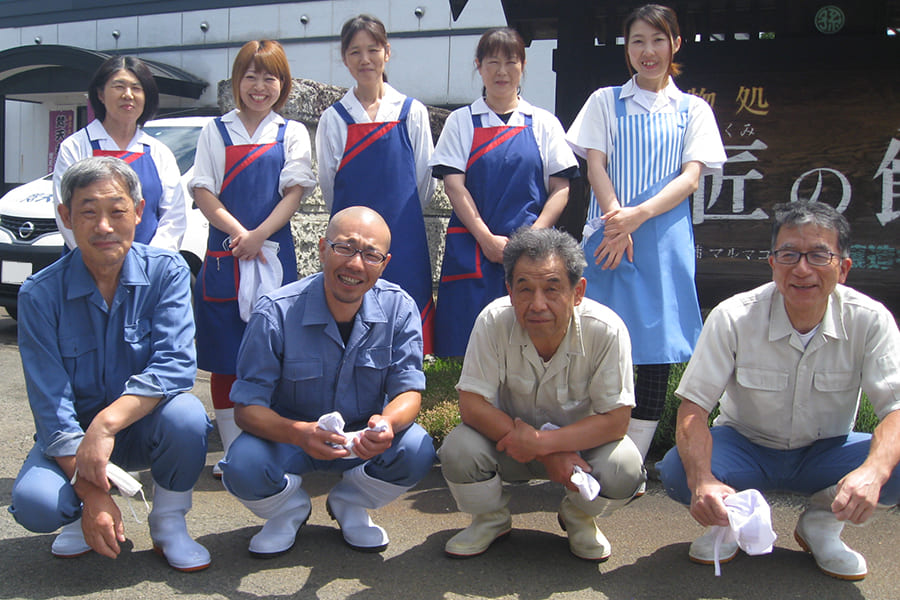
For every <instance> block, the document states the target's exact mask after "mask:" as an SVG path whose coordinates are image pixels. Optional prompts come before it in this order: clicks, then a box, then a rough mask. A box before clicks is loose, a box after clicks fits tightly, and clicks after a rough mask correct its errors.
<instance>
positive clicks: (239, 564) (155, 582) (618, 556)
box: [0, 309, 900, 600]
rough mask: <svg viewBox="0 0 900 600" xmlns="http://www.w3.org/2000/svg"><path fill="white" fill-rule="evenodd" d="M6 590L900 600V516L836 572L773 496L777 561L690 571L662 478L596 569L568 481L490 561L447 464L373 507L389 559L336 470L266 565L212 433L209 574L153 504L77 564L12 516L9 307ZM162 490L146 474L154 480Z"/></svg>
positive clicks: (520, 523)
mask: <svg viewBox="0 0 900 600" xmlns="http://www.w3.org/2000/svg"><path fill="white" fill-rule="evenodd" d="M208 384H209V379H208V376H207V375H206V374H203V373H201V375H200V377H198V381H197V386H196V388H195V390H194V393H195V394H197V396H198V397H200V398H201V400H203V402H204V404H205V405H206V407H207V409H208V411H209V412H210V414H212V406H211V404H210V402H209V393H208ZM0 399H2V400H0V401H2V402H3V406H4V414H5V418H4V424H3V427H2V428H0V448H2V453H0V509H3V510H2V512H0V599H6V598H28V599H45V598H67V599H78V598H110V599H112V598H115V599H117V600H118V599H123V598H125V599H129V600H130V599H144V598H146V599H153V600H157V599H159V600H163V599H168V598H229V599H232V598H233V599H255V598H310V599H312V598H316V599H320V600H329V599H336V598H352V599H354V600H384V599H390V600H437V599H448V600H457V599H462V598H466V599H474V598H494V599H497V598H502V599H519V600H538V599H543V598H556V599H579V600H580V599H611V600H631V599H648V600H649V599H653V600H656V599H665V600H692V599H707V598H708V599H722V600H730V599H733V600H753V599H760V600H781V599H804V600H805V599H808V598H809V599H812V598H815V599H828V600H830V599H834V600H855V599H866V600H876V599H878V600H897V599H900V577H898V575H900V568H898V555H900V551H898V550H900V515H898V512H897V510H896V509H895V510H892V511H890V512H888V513H887V514H883V515H881V517H880V518H879V519H878V520H877V521H875V522H874V523H873V524H872V525H871V526H867V527H862V528H857V527H848V528H847V530H846V531H845V533H844V540H845V541H846V542H847V543H848V544H850V545H851V546H852V547H853V548H855V549H857V550H859V551H860V552H862V553H863V554H864V555H865V556H866V558H867V560H868V563H869V573H870V574H869V576H868V577H867V578H866V579H865V580H863V581H861V582H856V583H850V582H845V581H839V580H837V579H833V578H831V577H827V576H825V575H823V574H822V573H821V572H820V571H819V570H818V569H817V568H816V566H815V563H814V562H813V560H812V558H811V557H810V555H808V554H806V553H804V552H803V551H802V550H800V548H799V546H798V545H797V543H796V542H795V541H794V539H793V535H792V533H793V528H794V525H795V523H796V520H797V516H798V515H799V513H800V511H801V510H802V506H803V503H802V499H800V498H797V497H794V496H789V495H771V496H769V500H770V503H771V504H772V511H773V515H772V518H773V523H774V527H775V531H776V533H777V534H778V539H777V541H776V542H775V550H774V552H773V553H772V554H770V555H764V556H756V557H751V556H747V555H744V554H743V553H741V554H739V556H738V557H737V558H736V559H735V560H734V561H733V562H731V563H728V564H726V565H723V566H722V576H721V577H715V576H714V573H713V568H712V567H704V566H700V565H695V564H692V563H691V562H689V561H688V558H687V551H688V545H689V543H690V540H692V539H693V538H695V537H696V536H698V535H700V534H701V533H702V529H701V528H700V526H699V525H697V524H696V523H695V522H694V521H693V520H692V519H691V518H690V516H689V515H688V513H687V511H686V510H685V509H684V508H683V507H681V506H679V505H678V504H676V503H675V502H672V501H671V500H669V499H668V498H667V497H666V496H665V494H664V493H663V491H662V489H661V487H660V485H659V483H658V482H651V484H650V486H649V489H648V493H647V494H646V495H645V496H644V497H643V498H640V499H639V500H637V501H635V502H634V503H632V504H631V505H630V506H628V507H626V508H624V509H622V510H619V511H618V512H616V513H615V514H613V515H612V516H610V517H606V518H604V519H601V520H600V521H599V524H600V527H601V528H602V529H603V531H604V532H605V533H606V535H607V536H608V537H609V539H610V541H611V542H612V544H613V554H612V557H611V558H610V559H609V560H608V561H607V562H604V563H601V564H596V563H589V562H585V561H581V560H579V559H576V558H574V557H573V556H572V555H571V554H569V551H568V545H567V543H566V538H565V534H564V533H563V532H562V531H561V530H560V529H559V526H558V525H557V523H556V509H557V506H558V504H559V500H560V499H561V494H562V493H561V488H560V487H559V486H557V485H555V484H551V483H537V484H533V485H520V486H513V487H512V501H511V502H510V508H511V510H512V513H513V527H514V529H513V532H512V534H511V535H510V536H509V538H508V539H507V540H506V541H503V542H500V543H498V544H496V545H495V546H494V547H492V548H491V549H490V550H489V551H488V552H487V553H485V554H484V555H482V556H480V557H476V558H472V559H468V560H453V559H449V558H447V557H445V555H444V553H443V546H444V543H445V542H446V541H447V540H448V539H449V538H450V537H451V536H452V535H453V534H454V533H455V532H456V531H457V530H458V529H460V528H462V527H465V526H466V525H467V524H468V521H469V517H468V516H467V515H464V514H460V513H459V512H458V511H457V510H456V506H455V504H454V502H453V499H452V497H451V496H450V493H449V491H448V490H447V488H446V486H445V485H444V482H443V479H442V478H441V475H440V470H439V468H437V467H435V468H434V469H433V470H432V472H431V473H430V474H429V475H428V476H427V477H426V478H425V479H424V480H423V481H422V482H421V483H420V484H419V485H417V486H416V487H415V488H413V489H412V490H410V491H409V492H408V493H406V494H404V495H403V496H402V497H401V498H400V499H399V500H398V501H396V502H394V503H392V504H390V505H388V506H386V507H384V508H382V509H380V510H377V511H372V514H373V518H374V519H375V520H376V521H377V522H378V523H379V524H381V525H382V526H384V527H385V528H386V529H387V531H388V533H389V534H390V537H391V543H390V546H389V547H388V548H387V550H386V551H385V552H383V553H381V554H364V553H358V552H354V551H353V550H351V549H349V548H348V547H347V546H346V545H344V543H343V539H342V538H341V535H340V531H339V530H338V529H337V527H336V524H335V523H334V521H332V520H331V519H330V517H328V515H327V514H326V512H325V497H326V495H327V493H328V489H329V488H330V487H331V486H332V485H333V484H334V483H335V481H336V479H335V478H334V477H333V476H328V475H317V474H314V475H311V476H309V477H306V478H305V480H304V487H305V488H306V489H307V491H308V492H309V493H310V495H311V497H312V504H313V510H312V515H311V517H310V519H309V522H308V523H307V525H306V526H305V527H304V528H303V529H302V530H301V532H300V536H299V538H298V540H297V544H296V545H295V547H294V548H293V550H291V551H290V552H288V553H287V554H285V555H283V556H281V557H278V558H274V559H269V560H259V559H254V558H252V557H250V555H249V554H248V553H247V544H248V542H249V539H250V537H251V536H252V535H253V534H254V533H256V532H257V531H258V529H259V527H260V525H261V524H262V521H261V520H260V519H258V518H257V517H255V516H253V515H252V514H251V513H250V512H249V511H248V510H247V509H245V508H244V507H243V506H242V505H241V504H240V503H239V502H237V501H236V500H235V499H234V498H232V497H231V496H229V495H228V493H227V492H225V491H224V489H223V488H222V486H221V483H220V482H219V481H217V480H215V479H213V477H212V474H211V467H212V465H213V464H214V463H215V462H216V461H217V460H218V459H219V458H220V457H221V455H222V452H221V449H222V447H221V442H220V441H219V438H218V435H217V434H216V433H213V434H212V436H211V439H210V452H209V455H208V456H207V461H206V462H207V469H206V470H205V471H204V473H203V474H202V475H201V477H200V480H199V481H198V483H197V487H196V488H195V493H194V508H193V510H192V511H191V512H190V513H189V515H188V527H189V529H190V531H191V532H192V534H193V535H194V536H195V537H196V538H197V540H198V541H199V542H201V543H202V544H204V545H205V546H206V547H207V548H208V549H209V551H210V553H211V554H212V561H213V562H212V566H211V567H210V568H209V569H207V570H205V571H201V572H198V573H179V572H177V571H174V570H172V569H170V568H169V567H168V566H167V565H166V563H165V562H164V561H163V559H162V558H160V557H159V556H157V555H156V554H154V553H153V551H152V549H151V542H150V536H149V534H148V530H147V525H146V510H145V508H144V507H143V504H142V503H140V502H136V503H134V505H133V506H134V509H135V511H136V513H137V516H138V518H139V519H140V522H136V521H135V520H134V517H133V516H132V514H131V510H130V509H129V508H128V502H127V501H126V500H125V499H119V505H120V507H121V508H122V512H123V515H124V516H125V528H126V535H127V536H128V541H127V542H126V543H125V545H124V548H123V551H122V553H121V555H120V556H119V558H118V559H116V560H110V559H107V558H103V557H101V556H99V555H96V554H93V553H90V554H88V555H85V556H82V557H80V558H76V559H68V560H63V559H56V558H54V557H52V556H51V554H50V544H51V542H52V541H53V537H54V536H53V534H46V535H42V534H33V533H30V532H28V531H26V530H25V529H23V528H22V527H20V526H19V525H18V524H17V523H16V522H15V521H14V520H13V518H12V516H11V515H9V513H8V512H7V511H6V508H7V507H8V506H9V502H10V494H11V491H12V486H13V481H14V479H15V477H16V474H17V473H18V470H19V468H20V466H21V464H22V462H23V460H24V458H25V455H26V453H27V452H28V450H29V449H30V448H31V446H32V439H33V437H32V436H33V434H34V424H33V422H32V419H31V412H30V410H29V408H28V399H27V395H26V393H25V385H24V381H23V377H22V367H21V361H20V359H19V352H18V347H17V345H16V323H15V321H13V320H12V319H10V318H9V317H8V316H7V315H6V313H5V312H3V311H2V309H0ZM141 478H142V481H143V483H144V485H145V488H148V489H149V488H150V487H151V485H152V484H151V481H150V477H149V473H148V472H144V473H143V474H142V475H141Z"/></svg>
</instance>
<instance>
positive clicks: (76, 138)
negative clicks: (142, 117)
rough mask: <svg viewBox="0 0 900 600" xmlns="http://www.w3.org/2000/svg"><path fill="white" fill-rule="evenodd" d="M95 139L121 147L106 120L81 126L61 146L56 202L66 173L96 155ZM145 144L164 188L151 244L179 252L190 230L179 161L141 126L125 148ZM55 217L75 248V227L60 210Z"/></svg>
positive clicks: (134, 148) (110, 147) (141, 148)
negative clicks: (107, 129)
mask: <svg viewBox="0 0 900 600" xmlns="http://www.w3.org/2000/svg"><path fill="white" fill-rule="evenodd" d="M91 140H97V141H98V142H99V144H100V149H101V150H120V148H119V146H118V145H117V144H116V142H115V140H113V138H112V136H111V135H109V133H108V132H107V131H106V128H105V127H103V123H101V122H100V121H98V120H97V119H94V120H93V121H91V122H90V123H88V126H87V127H85V128H84V129H79V130H78V131H76V132H75V133H73V134H72V135H70V136H69V137H67V138H66V139H64V140H63V141H62V144H60V146H59V154H57V156H56V164H55V165H54V167H53V196H54V198H55V199H56V204H62V197H61V196H60V192H59V184H60V182H61V181H62V176H63V174H64V173H65V172H66V171H67V170H68V168H69V167H71V166H72V165H74V164H75V163H76V162H78V161H79V160H82V159H85V158H88V157H90V156H93V155H94V149H93V148H92V147H91ZM144 144H147V145H148V146H149V147H150V158H152V159H153V164H155V165H156V172H157V173H158V174H159V181H160V184H161V185H162V191H163V193H162V196H161V197H160V199H159V223H158V224H157V226H156V233H155V234H153V239H151V240H150V244H149V245H151V246H155V247H157V248H165V249H166V250H172V251H174V252H178V249H179V248H180V247H181V239H182V238H183V237H184V231H185V229H187V211H186V209H185V198H184V189H183V188H182V187H181V171H180V170H179V169H178V162H177V161H176V160H175V155H174V154H172V151H171V150H169V147H168V146H166V145H165V144H163V143H162V142H160V141H159V140H157V139H156V138H154V137H153V136H151V135H148V134H146V133H144V130H143V129H141V128H140V127H138V128H137V131H136V132H135V134H134V137H133V138H132V139H131V141H130V142H128V146H127V147H126V148H125V149H126V150H129V151H132V152H143V151H144ZM54 216H55V217H56V225H57V226H58V228H59V232H60V233H61V234H62V236H63V239H64V240H65V241H66V245H67V246H68V247H69V248H70V249H74V248H75V236H74V234H73V233H72V230H71V229H69V228H68V227H66V226H65V225H63V223H62V220H61V219H60V217H59V213H58V212H54Z"/></svg>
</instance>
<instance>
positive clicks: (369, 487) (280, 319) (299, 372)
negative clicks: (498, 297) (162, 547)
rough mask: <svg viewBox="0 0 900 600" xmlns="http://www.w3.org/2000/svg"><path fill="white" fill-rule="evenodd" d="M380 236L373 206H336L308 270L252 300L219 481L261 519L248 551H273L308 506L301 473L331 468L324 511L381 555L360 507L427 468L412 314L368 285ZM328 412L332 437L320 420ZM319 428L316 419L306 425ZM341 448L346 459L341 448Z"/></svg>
mask: <svg viewBox="0 0 900 600" xmlns="http://www.w3.org/2000/svg"><path fill="white" fill-rule="evenodd" d="M390 245H391V233H390V230H389V229H388V226H387V223H385V222H384V219H382V218H381V216H380V215H379V214H378V213H376V212H375V211H373V210H371V209H369V208H364V207H359V206H354V207H350V208H346V209H344V210H342V211H339V212H338V213H336V214H335V215H334V216H333V217H332V218H331V221H330V222H329V224H328V229H327V230H326V234H325V237H324V238H321V239H320V240H319V260H320V261H321V263H322V272H321V273H317V274H315V275H310V276H309V277H306V278H304V279H302V280H300V281H297V282H295V283H291V284H288V285H286V286H284V287H282V288H280V289H279V290H276V291H274V292H272V293H270V294H267V295H266V296H264V297H263V298H261V299H260V300H259V301H258V302H257V304H256V308H255V309H254V311H253V314H252V316H251V317H250V321H249V322H248V323H247V331H246V332H245V334H244V340H243V342H242V343H241V347H240V350H239V352H238V359H237V381H236V382H235V384H234V387H232V389H231V400H232V401H233V402H234V403H235V420H236V422H237V424H238V425H239V426H240V427H241V429H243V431H244V433H242V434H241V435H239V436H238V438H237V439H236V440H235V441H234V443H232V445H231V447H230V448H229V450H228V454H227V456H226V457H225V459H224V460H223V461H222V462H221V463H220V464H221V466H222V471H223V478H222V480H223V481H224V483H225V487H226V488H227V489H228V491H229V492H231V493H232V494H234V495H235V496H237V498H238V499H239V500H240V501H241V502H243V503H244V505H245V506H247V508H249V509H250V510H251V511H253V513H254V514H256V515H257V516H259V517H261V518H263V519H266V524H265V525H264V526H263V528H262V530H261V531H260V532H259V533H257V534H256V535H254V536H253V538H252V539H251V540H250V553H251V555H253V556H256V557H258V558H266V557H272V556H277V555H279V554H283V553H284V552H286V551H287V550H289V549H290V548H291V547H292V546H293V545H294V541H295V539H296V536H297V532H298V530H299V529H300V526H301V525H303V523H305V522H306V519H307V518H308V517H309V513H310V502H309V496H308V495H307V493H306V492H305V491H304V490H303V488H302V487H300V484H301V481H302V476H303V475H304V474H305V473H308V472H310V471H330V472H332V473H341V475H342V477H341V481H340V482H339V483H338V484H337V485H335V486H334V488H332V490H331V493H330V494H329V495H328V501H327V508H328V511H329V513H330V514H331V515H332V517H333V518H334V519H335V520H337V522H338V524H339V525H340V527H341V532H342V534H343V538H344V541H345V542H346V543H347V544H348V545H349V546H350V547H351V548H353V549H355V550H360V551H370V552H371V551H381V550H384V549H385V548H386V547H387V545H388V541H389V538H388V535H387V532H385V530H384V529H383V528H381V527H379V526H378V525H376V524H375V523H373V522H372V519H371V518H370V517H369V515H368V513H367V512H366V511H367V509H374V508H379V507H381V506H384V505H385V504H387V503H388V502H391V501H392V500H394V499H396V498H397V497H399V496H400V495H401V494H402V493H403V492H405V491H406V490H407V489H409V488H410V487H412V486H413V485H415V484H416V483H417V482H418V481H419V480H420V479H421V478H422V477H424V476H425V474H426V473H427V472H428V471H429V470H430V469H431V466H432V464H433V463H434V445H433V443H432V440H431V437H429V435H428V434H427V433H426V432H425V430H424V429H422V427H421V426H419V425H417V424H416V423H414V422H413V421H414V420H415V418H416V416H417V415H418V414H419V407H420V405H421V391H422V390H424V389H425V374H424V373H423V372H422V325H421V322H422V319H421V317H420V316H419V311H418V309H417V308H416V304H415V302H414V301H413V300H412V298H410V296H409V295H408V294H407V293H406V292H404V291H403V290H402V289H400V288H399V287H398V286H396V285H394V284H392V283H389V282H387V281H384V280H379V277H381V273H382V272H383V271H384V268H385V267H386V266H387V263H388V261H389V260H390V258H391V256H390V254H388V251H389V249H390ZM334 411H336V412H338V413H340V415H341V417H342V419H343V421H344V422H345V423H344V427H343V431H344V432H345V433H348V434H349V433H355V432H357V431H361V430H367V431H365V432H364V433H362V435H360V436H359V437H356V438H355V439H348V437H347V436H345V435H341V434H339V433H335V432H333V431H330V430H329V428H328V427H327V426H325V425H324V423H319V419H320V417H322V416H323V415H327V414H329V413H332V412H334ZM320 425H321V426H320ZM351 450H352V454H351Z"/></svg>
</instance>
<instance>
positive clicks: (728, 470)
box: [656, 426, 900, 506]
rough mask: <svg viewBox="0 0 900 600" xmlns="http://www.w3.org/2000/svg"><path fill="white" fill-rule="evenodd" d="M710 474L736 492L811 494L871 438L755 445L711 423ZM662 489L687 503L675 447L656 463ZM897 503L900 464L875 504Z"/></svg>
mask: <svg viewBox="0 0 900 600" xmlns="http://www.w3.org/2000/svg"><path fill="white" fill-rule="evenodd" d="M710 433H711V434H712V438H713V448H712V462H711V466H712V474H713V476H715V478H716V479H718V480H719V481H721V482H722V483H725V484H726V485H729V486H731V487H733V488H734V489H735V490H737V491H741V490H746V489H751V488H752V489H756V490H759V491H761V492H765V491H766V490H778V491H785V492H794V493H797V494H802V495H805V496H810V495H812V494H814V493H816V492H818V491H819V490H823V489H825V488H827V487H830V486H832V485H834V484H836V483H837V482H838V481H839V480H840V479H841V478H842V477H844V475H846V474H847V473H849V472H850V471H852V470H854V469H856V468H857V467H859V466H860V465H861V464H862V463H863V461H865V460H866V457H867V456H868V455H869V445H870V443H871V440H872V436H871V435H870V434H868V433H857V432H852V433H850V434H848V435H842V436H838V437H833V438H827V439H823V440H819V441H817V442H815V443H813V444H812V445H810V446H805V447H803V448H796V449H792V450H777V449H775V448H767V447H765V446H760V445H759V444H754V443H753V442H751V441H750V440H748V439H747V438H746V437H744V436H743V435H741V434H740V433H738V432H737V431H735V430H734V429H732V428H731V427H726V426H723V427H712V428H711V429H710ZM656 466H657V468H658V469H659V474H660V478H661V479H662V482H663V485H664V486H665V488H666V493H667V494H668V495H669V497H671V498H672V499H673V500H677V501H678V502H681V503H682V504H690V503H691V490H690V489H688V485H687V477H686V476H685V473H684V466H683V465H682V464H681V457H680V456H679V455H678V448H677V446H676V447H673V448H672V449H671V450H669V452H668V453H667V454H666V456H665V458H663V459H662V460H661V461H660V462H658V463H656ZM898 501H900V466H898V467H896V468H895V469H894V473H893V474H892V476H891V478H890V479H889V480H888V482H887V483H886V484H885V485H884V486H883V487H882V488H881V496H880V498H879V504H884V505H887V506H893V505H895V504H897V502H898Z"/></svg>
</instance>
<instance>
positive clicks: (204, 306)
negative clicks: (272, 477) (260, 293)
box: [190, 40, 316, 475]
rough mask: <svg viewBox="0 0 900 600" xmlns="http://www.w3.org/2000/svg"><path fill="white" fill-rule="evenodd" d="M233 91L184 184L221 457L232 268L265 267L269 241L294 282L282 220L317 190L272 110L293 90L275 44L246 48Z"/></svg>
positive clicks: (299, 134) (232, 352) (236, 336)
mask: <svg viewBox="0 0 900 600" xmlns="http://www.w3.org/2000/svg"><path fill="white" fill-rule="evenodd" d="M231 87H232V92H233V93H234V100H235V104H236V105H237V108H236V109H234V110H232V111H231V112H229V113H227V114H225V115H223V116H221V117H218V118H216V119H214V120H213V121H210V122H209V123H207V124H206V126H205V127H204V128H203V131H202V132H201V133H200V139H199V141H198V143H197V157H196V161H195V163H194V177H193V179H191V182H190V188H191V191H192V193H193V196H194V201H195V202H196V203H197V207H198V208H200V210H201V211H202V212H203V214H204V215H205V216H206V218H207V219H208V220H209V224H210V227H209V243H208V246H207V250H206V258H205V259H204V261H203V268H202V269H201V271H200V276H199V277H198V278H197V283H196V286H195V289H194V311H195V316H196V321H197V366H198V367H200V368H201V369H205V370H207V371H210V372H211V375H210V380H209V381H210V389H211V395H212V402H213V407H214V408H215V410H216V424H217V425H218V427H219V434H220V435H221V437H222V444H223V446H224V447H225V451H226V452H227V451H228V447H229V446H230V445H231V442H232V441H233V440H234V438H236V437H237V436H238V434H239V433H240V429H238V427H237V426H236V425H235V423H234V404H232V402H231V401H230V400H229V393H230V391H231V385H232V384H233V383H234V380H235V362H236V359H237V351H238V346H239V345H240V343H241V337H242V336H243V334H244V325H245V324H244V321H243V320H242V319H241V317H240V313H239V308H238V300H237V297H238V289H237V288H238V282H239V280H240V273H239V263H246V261H251V260H253V259H257V258H258V259H259V260H260V261H261V262H263V263H265V258H264V257H263V254H262V251H261V250H262V246H263V242H265V241H266V240H271V241H273V242H276V243H277V244H278V260H279V261H280V262H281V267H282V271H283V276H282V281H281V283H282V284H286V283H289V282H291V281H295V280H296V279H297V259H296V256H295V254H294V240H293V236H292V235H291V227H290V219H291V216H292V215H293V214H294V213H295V212H296V211H297V209H298V207H299V206H300V200H301V198H302V197H303V195H304V194H307V193H309V192H310V191H312V189H313V188H315V185H316V180H315V176H314V175H313V172H312V168H311V157H310V150H311V149H310V140H309V133H308V132H307V131H306V128H305V127H304V126H303V125H302V124H301V123H298V122H296V121H288V120H285V119H284V117H282V116H281V115H279V114H278V113H276V112H275V111H276V110H279V109H281V107H282V106H284V104H285V102H286V101H287V98H288V95H289V94H290V91H291V70H290V67H289V66H288V61H287V57H286V56H285V54H284V49H283V48H282V47H281V44H279V43H278V42H274V41H271V40H260V41H251V42H247V43H246V44H244V46H243V47H242V48H241V50H240V51H239V52H238V54H237V56H236V57H235V59H234V66H233V67H232V71H231ZM247 264H249V263H247ZM214 473H216V474H219V475H220V474H221V472H220V471H218V470H214Z"/></svg>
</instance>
